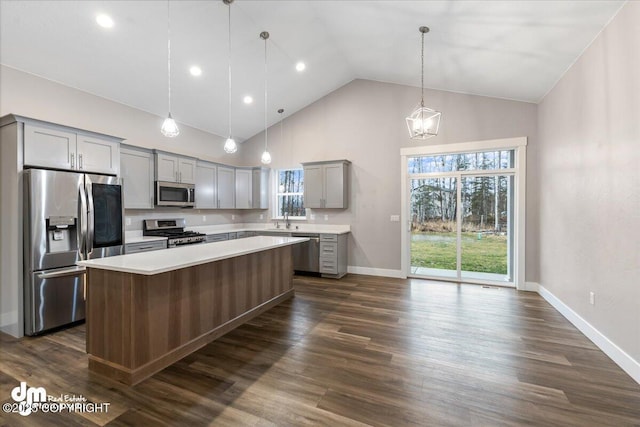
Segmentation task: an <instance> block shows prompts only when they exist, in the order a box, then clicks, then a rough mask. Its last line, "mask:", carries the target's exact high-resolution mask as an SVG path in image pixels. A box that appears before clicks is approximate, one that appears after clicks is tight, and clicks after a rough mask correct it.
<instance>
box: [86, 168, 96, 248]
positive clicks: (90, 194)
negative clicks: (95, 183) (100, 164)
mask: <svg viewBox="0 0 640 427" xmlns="http://www.w3.org/2000/svg"><path fill="white" fill-rule="evenodd" d="M86 180H87V185H86V189H87V205H88V206H87V259H89V254H90V253H91V252H93V232H94V228H93V227H94V225H95V224H94V220H93V191H92V188H91V180H90V179H89V177H88V176H87V177H86Z"/></svg>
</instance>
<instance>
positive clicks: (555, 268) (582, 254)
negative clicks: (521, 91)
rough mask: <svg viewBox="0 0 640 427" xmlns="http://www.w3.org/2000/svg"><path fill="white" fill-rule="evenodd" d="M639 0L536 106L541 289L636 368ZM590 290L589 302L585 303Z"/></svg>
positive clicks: (639, 327)
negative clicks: (606, 339) (624, 354)
mask: <svg viewBox="0 0 640 427" xmlns="http://www.w3.org/2000/svg"><path fill="white" fill-rule="evenodd" d="M639 22H640V2H629V3H627V4H626V5H625V6H624V7H623V8H622V10H621V11H620V12H619V13H618V15H617V16H616V17H615V19H614V20H613V21H612V22H611V23H610V24H609V25H608V26H607V28H606V29H605V30H604V31H603V32H602V33H601V34H600V35H599V37H598V38H597V39H596V40H595V41H594V42H593V44H592V45H591V46H590V47H589V48H588V49H587V50H586V51H585V53H584V54H583V55H582V56H581V57H580V59H579V60H578V61H577V62H576V63H575V64H574V65H573V67H572V68H571V69H570V70H569V71H568V72H567V73H566V74H565V76H564V77H563V78H562V79H561V80H560V81H559V82H558V84H557V85H556V87H555V88H554V89H553V90H552V91H551V92H550V93H549V94H548V95H547V96H546V97H545V98H544V100H543V102H542V103H540V105H539V144H538V145H539V161H538V163H537V164H536V172H535V175H536V176H537V177H538V180H539V188H540V189H541V190H542V191H541V192H540V200H539V203H540V227H539V233H540V284H541V285H542V286H544V287H545V288H546V289H547V290H549V291H550V292H551V293H552V294H554V295H555V296H556V297H557V298H559V299H560V300H561V301H562V302H563V303H564V304H566V305H568V306H569V307H570V308H571V309H573V310H574V311H575V312H576V313H577V314H578V315H580V316H581V317H582V318H583V319H585V320H586V321H587V322H589V323H590V324H591V325H592V326H594V327H595V328H596V329H598V330H599V331H600V332H601V333H602V334H604V335H605V336H606V337H608V338H609V339H610V340H611V341H613V342H614V343H615V344H616V345H618V346H619V347H620V348H621V349H622V350H624V351H625V352H627V354H629V355H630V356H631V357H632V358H634V359H635V360H636V361H640V55H639V53H640V26H639V25H638V23H639ZM589 292H595V305H590V304H589Z"/></svg>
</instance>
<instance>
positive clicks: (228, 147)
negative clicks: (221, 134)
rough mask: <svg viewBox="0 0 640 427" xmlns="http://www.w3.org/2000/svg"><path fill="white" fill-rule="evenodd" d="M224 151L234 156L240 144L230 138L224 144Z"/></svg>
mask: <svg viewBox="0 0 640 427" xmlns="http://www.w3.org/2000/svg"><path fill="white" fill-rule="evenodd" d="M224 151H225V153H229V154H233V153H235V152H236V151H238V144H236V141H235V140H234V139H233V138H231V137H229V138H227V140H226V141H225V142H224Z"/></svg>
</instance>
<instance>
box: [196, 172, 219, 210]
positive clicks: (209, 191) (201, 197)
mask: <svg viewBox="0 0 640 427" xmlns="http://www.w3.org/2000/svg"><path fill="white" fill-rule="evenodd" d="M217 172H218V171H217V167H216V165H215V164H213V163H209V162H203V161H200V160H198V162H197V164H196V208H198V209H216V208H217V207H218V188H217V181H218V176H217Z"/></svg>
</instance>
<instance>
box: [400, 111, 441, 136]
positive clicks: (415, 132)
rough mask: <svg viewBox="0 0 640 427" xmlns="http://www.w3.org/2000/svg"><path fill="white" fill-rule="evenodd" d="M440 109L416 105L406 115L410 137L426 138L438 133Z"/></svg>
mask: <svg viewBox="0 0 640 427" xmlns="http://www.w3.org/2000/svg"><path fill="white" fill-rule="evenodd" d="M441 114H442V113H440V111H435V110H432V109H431V108H427V107H425V106H424V105H418V106H417V107H416V109H415V110H413V113H411V115H410V116H409V117H407V127H408V128H409V136H410V137H411V139H427V138H431V137H432V136H436V135H437V134H438V129H439V128H440V116H441Z"/></svg>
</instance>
